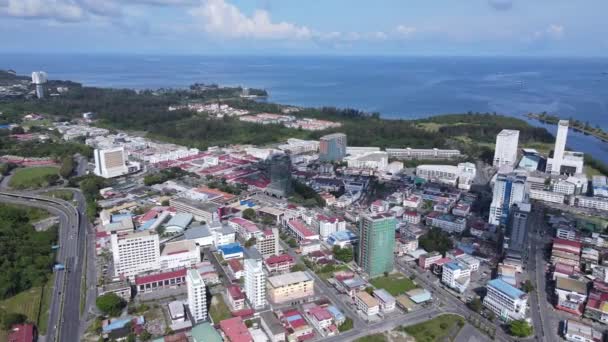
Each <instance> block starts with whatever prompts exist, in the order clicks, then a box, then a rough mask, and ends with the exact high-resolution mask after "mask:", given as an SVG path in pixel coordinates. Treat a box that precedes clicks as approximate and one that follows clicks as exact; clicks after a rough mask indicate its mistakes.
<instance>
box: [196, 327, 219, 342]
mask: <svg viewBox="0 0 608 342" xmlns="http://www.w3.org/2000/svg"><path fill="white" fill-rule="evenodd" d="M191 333H192V338H193V339H194V342H222V337H221V336H220V334H219V333H218V332H217V331H216V330H215V329H213V327H212V326H211V324H209V323H202V324H199V325H197V326H195V327H194V328H192V332H191Z"/></svg>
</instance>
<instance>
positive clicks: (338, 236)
mask: <svg viewBox="0 0 608 342" xmlns="http://www.w3.org/2000/svg"><path fill="white" fill-rule="evenodd" d="M357 238H358V236H357V235H356V234H355V233H353V232H351V231H350V230H340V231H337V232H333V233H331V234H329V237H328V238H327V242H329V243H330V244H333V243H334V242H336V241H356V240H357Z"/></svg>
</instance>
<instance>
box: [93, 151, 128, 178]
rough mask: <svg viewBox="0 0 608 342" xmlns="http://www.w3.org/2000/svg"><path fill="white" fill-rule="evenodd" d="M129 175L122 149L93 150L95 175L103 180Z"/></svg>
mask: <svg viewBox="0 0 608 342" xmlns="http://www.w3.org/2000/svg"><path fill="white" fill-rule="evenodd" d="M127 173H129V168H128V167H127V158H126V156H125V149H124V147H115V148H110V149H104V150H100V149H95V174H96V175H98V176H100V177H103V178H114V177H119V176H122V175H126V174H127Z"/></svg>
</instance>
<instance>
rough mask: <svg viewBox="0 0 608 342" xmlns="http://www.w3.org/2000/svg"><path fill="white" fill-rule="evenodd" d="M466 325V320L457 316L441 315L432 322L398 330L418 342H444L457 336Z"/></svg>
mask: <svg viewBox="0 0 608 342" xmlns="http://www.w3.org/2000/svg"><path fill="white" fill-rule="evenodd" d="M461 325H464V319H463V318H462V317H460V316H457V315H441V316H438V317H436V318H434V319H432V320H430V321H426V322H423V323H420V324H416V325H412V326H410V327H401V328H397V329H398V330H400V331H404V332H406V333H408V334H409V335H411V336H412V337H414V338H415V339H416V341H417V342H434V341H443V340H444V339H445V338H449V337H450V336H456V335H457V334H458V331H459V330H460V328H461Z"/></svg>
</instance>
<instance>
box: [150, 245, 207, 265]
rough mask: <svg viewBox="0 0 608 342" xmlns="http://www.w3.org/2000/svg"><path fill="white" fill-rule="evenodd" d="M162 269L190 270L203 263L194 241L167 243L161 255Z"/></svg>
mask: <svg viewBox="0 0 608 342" xmlns="http://www.w3.org/2000/svg"><path fill="white" fill-rule="evenodd" d="M159 260H160V268H161V269H163V270H169V269H174V268H180V267H186V268H190V267H193V266H194V265H196V264H198V263H199V262H201V251H200V249H199V246H197V245H196V243H195V242H194V241H190V240H183V241H175V242H167V243H166V244H165V246H164V247H163V251H162V252H161V253H160V259H159Z"/></svg>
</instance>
